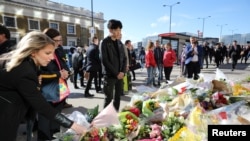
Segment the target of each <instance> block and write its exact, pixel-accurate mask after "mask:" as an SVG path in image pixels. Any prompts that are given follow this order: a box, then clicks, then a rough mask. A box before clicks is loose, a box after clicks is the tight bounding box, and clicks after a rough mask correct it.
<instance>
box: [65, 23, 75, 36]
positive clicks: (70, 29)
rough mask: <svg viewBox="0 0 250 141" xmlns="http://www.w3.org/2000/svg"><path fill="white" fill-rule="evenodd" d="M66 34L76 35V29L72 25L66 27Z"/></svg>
mask: <svg viewBox="0 0 250 141" xmlns="http://www.w3.org/2000/svg"><path fill="white" fill-rule="evenodd" d="M67 34H76V27H75V25H73V24H68V25H67Z"/></svg>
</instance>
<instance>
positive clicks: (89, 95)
mask: <svg viewBox="0 0 250 141" xmlns="http://www.w3.org/2000/svg"><path fill="white" fill-rule="evenodd" d="M93 96H94V95H93V94H85V95H84V97H93Z"/></svg>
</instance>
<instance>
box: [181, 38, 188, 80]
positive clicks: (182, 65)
mask: <svg viewBox="0 0 250 141" xmlns="http://www.w3.org/2000/svg"><path fill="white" fill-rule="evenodd" d="M185 51H186V44H185V43H184V44H183V46H182V52H181V56H180V58H181V69H180V70H181V76H184V77H186V75H187V69H186V65H185V60H186V52H185Z"/></svg>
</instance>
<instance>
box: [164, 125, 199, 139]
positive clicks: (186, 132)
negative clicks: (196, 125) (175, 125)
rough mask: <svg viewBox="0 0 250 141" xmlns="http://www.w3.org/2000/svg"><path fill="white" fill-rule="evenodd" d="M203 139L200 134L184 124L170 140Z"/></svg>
mask: <svg viewBox="0 0 250 141" xmlns="http://www.w3.org/2000/svg"><path fill="white" fill-rule="evenodd" d="M201 140H202V137H201V136H200V135H198V134H195V133H194V132H192V131H191V130H190V129H188V128H187V127H186V126H183V127H182V128H181V129H180V130H178V131H177V132H176V133H175V134H174V136H173V137H171V138H170V139H169V140H168V141H201Z"/></svg>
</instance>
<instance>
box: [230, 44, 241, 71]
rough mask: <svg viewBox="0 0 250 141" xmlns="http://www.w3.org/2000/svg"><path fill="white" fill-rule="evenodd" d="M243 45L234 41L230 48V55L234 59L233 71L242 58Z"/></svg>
mask: <svg viewBox="0 0 250 141" xmlns="http://www.w3.org/2000/svg"><path fill="white" fill-rule="evenodd" d="M240 52H241V47H240V45H238V44H237V41H236V40H234V41H233V45H232V46H231V49H230V50H229V57H230V58H231V59H232V71H234V69H235V66H236V65H237V62H238V59H240Z"/></svg>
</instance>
